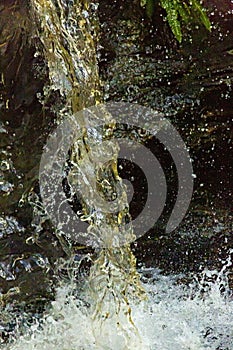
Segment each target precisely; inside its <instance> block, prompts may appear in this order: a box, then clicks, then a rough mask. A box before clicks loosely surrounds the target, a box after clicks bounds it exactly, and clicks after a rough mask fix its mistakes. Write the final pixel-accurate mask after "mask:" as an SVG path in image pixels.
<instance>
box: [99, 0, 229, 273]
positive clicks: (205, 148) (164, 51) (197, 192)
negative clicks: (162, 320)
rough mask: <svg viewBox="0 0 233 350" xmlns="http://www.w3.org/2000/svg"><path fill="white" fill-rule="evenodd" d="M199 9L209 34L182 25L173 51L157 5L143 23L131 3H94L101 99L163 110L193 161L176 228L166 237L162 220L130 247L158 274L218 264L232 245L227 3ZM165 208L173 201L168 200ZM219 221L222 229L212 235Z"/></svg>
mask: <svg viewBox="0 0 233 350" xmlns="http://www.w3.org/2000/svg"><path fill="white" fill-rule="evenodd" d="M204 5H206V6H207V7H208V12H209V15H210V19H211V21H212V23H213V28H212V32H211V33H208V32H206V31H205V29H204V28H201V27H199V28H198V29H196V28H192V30H191V32H189V31H188V30H186V29H185V28H184V33H183V34H184V41H183V43H182V45H180V46H178V45H177V42H176V40H175V39H174V38H173V36H172V35H171V31H170V29H169V28H168V26H167V25H166V24H164V22H163V21H161V14H163V12H162V10H161V9H160V8H159V7H158V8H157V9H156V11H155V13H154V15H153V17H152V18H151V19H148V18H147V17H146V15H145V13H143V11H142V9H140V7H137V5H136V2H135V3H133V2H128V1H125V2H124V3H120V7H119V10H118V11H117V10H116V8H114V7H112V6H110V4H109V3H108V2H107V1H100V8H99V11H100V20H101V28H102V32H101V38H100V46H101V50H100V71H101V74H102V78H103V80H104V81H105V83H106V84H105V96H106V100H116V101H120V100H124V101H128V102H133V103H135V102H137V103H140V104H142V105H144V106H148V107H152V108H154V109H156V110H159V111H161V112H162V113H164V115H165V116H166V117H167V118H169V119H170V120H171V122H172V123H173V125H175V126H176V128H177V130H178V131H179V132H180V134H181V135H182V137H183V139H184V140H185V142H186V144H187V145H188V147H189V149H190V154H191V157H192V159H193V167H194V173H195V175H196V178H195V188H194V194H193V200H192V202H191V206H190V213H189V215H187V217H186V219H185V221H184V223H183V225H181V226H180V228H179V229H178V230H177V232H175V233H174V234H173V235H172V236H170V237H167V236H166V235H165V234H164V233H163V227H164V223H165V222H166V215H165V218H164V219H163V218H161V220H160V222H159V223H157V225H156V227H155V229H152V230H151V231H150V232H149V233H148V235H147V236H144V237H143V238H142V239H141V240H139V241H138V242H137V244H135V253H136V256H137V257H138V258H139V260H140V261H141V262H146V261H147V262H148V265H151V264H152V265H153V263H154V264H155V265H156V266H161V267H162V268H163V269H164V270H165V271H168V270H169V271H173V272H174V271H181V270H182V269H185V270H195V271H197V270H198V269H199V268H200V267H201V266H204V265H207V266H209V267H214V266H217V265H219V261H220V260H219V258H220V256H221V257H223V256H225V258H226V257H227V256H228V254H229V248H230V247H231V246H232V238H231V234H230V232H231V230H232V216H231V215H230V214H229V213H230V212H231V210H232V183H233V181H232V180H233V179H232V174H233V171H232V170H233V169H232V161H231V158H232V157H229V155H230V154H231V155H232V127H231V125H232V99H233V92H232V80H233V60H232V39H233V29H232V28H233V18H232V2H231V1H221V2H217V1H205V2H204ZM115 7H117V5H115ZM135 12H136V13H137V15H135ZM190 28H191V26H190ZM190 33H192V35H191V34H190ZM152 147H153V146H152ZM167 167H170V164H169V163H167ZM129 172H130V170H129V169H126V170H125V173H127V174H128V173H129ZM121 176H123V177H124V173H123V172H122V173H121ZM127 176H129V175H127ZM170 176H171V175H170ZM139 183H140V182H139ZM142 197H143V194H141V198H142ZM137 198H140V185H139V186H138V195H137ZM170 203H174V200H173V196H172V195H171V197H170ZM135 206H137V204H136V203H132V205H131V207H135ZM168 207H169V205H168ZM170 209H171V208H170ZM165 214H166V213H165ZM167 214H168V213H167ZM132 215H134V213H133V212H132ZM203 223H205V224H203ZM218 223H221V225H220V226H221V227H222V228H221V227H220V226H219V228H218V230H217V231H216V230H215V226H216V225H218ZM181 231H182V232H183V233H185V232H186V234H185V236H186V238H185V237H184V236H182V234H181ZM196 231H199V232H198V233H197V232H196ZM207 231H208V233H207ZM195 232H196V233H195ZM193 234H194V236H193V237H192V235H193ZM224 241H226V242H227V243H226V244H225V243H224ZM219 242H222V243H219Z"/></svg>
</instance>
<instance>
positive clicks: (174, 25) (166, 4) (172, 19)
mask: <svg viewBox="0 0 233 350" xmlns="http://www.w3.org/2000/svg"><path fill="white" fill-rule="evenodd" d="M160 2H161V6H162V7H163V8H164V10H166V12H167V20H168V23H169V25H170V27H171V30H172V32H173V34H174V35H175V37H176V39H177V40H178V41H179V42H181V41H182V32H181V26H180V22H179V20H178V16H179V13H178V8H177V7H175V6H174V3H173V1H168V0H160Z"/></svg>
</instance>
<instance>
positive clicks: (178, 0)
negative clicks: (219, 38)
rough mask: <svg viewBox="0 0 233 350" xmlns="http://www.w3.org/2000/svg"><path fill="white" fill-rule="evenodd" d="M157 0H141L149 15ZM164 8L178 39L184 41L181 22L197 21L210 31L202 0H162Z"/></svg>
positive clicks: (150, 15) (151, 13)
mask: <svg viewBox="0 0 233 350" xmlns="http://www.w3.org/2000/svg"><path fill="white" fill-rule="evenodd" d="M156 1H157V0H141V6H144V7H145V8H146V12H147V15H148V16H149V17H152V15H153V12H154V7H155V3H156ZM160 4H161V6H162V8H163V9H164V10H165V11H166V13H167V21H168V23H169V25H170V27H171V30H172V32H173V34H174V35H175V37H176V39H177V40H178V41H179V42H181V41H182V30H181V23H182V22H183V23H185V24H188V23H192V22H197V23H201V24H203V25H204V26H205V28H206V29H207V30H208V31H210V30H211V23H210V20H209V18H208V16H207V14H206V10H205V9H204V8H203V7H202V5H201V3H200V0H160Z"/></svg>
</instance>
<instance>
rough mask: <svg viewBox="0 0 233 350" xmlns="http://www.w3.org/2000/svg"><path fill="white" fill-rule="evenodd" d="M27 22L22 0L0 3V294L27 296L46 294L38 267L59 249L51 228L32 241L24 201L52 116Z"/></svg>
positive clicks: (32, 189)
mask: <svg viewBox="0 0 233 350" xmlns="http://www.w3.org/2000/svg"><path fill="white" fill-rule="evenodd" d="M31 21H32V20H31V18H30V14H29V3H28V2H27V1H23V2H19V1H2V2H1V8H0V74H1V83H0V103H1V105H0V118H1V119H0V120H1V121H0V123H1V124H0V134H1V135H0V137H1V138H0V146H1V147H0V154H1V156H0V158H1V162H0V178H1V182H0V194H1V200H0V210H1V212H0V244H1V248H0V256H1V257H0V292H1V293H2V292H3V293H4V292H6V291H7V290H9V288H12V287H14V286H17V285H19V284H20V285H21V292H22V295H24V297H25V296H26V298H29V297H30V295H34V296H35V295H43V293H44V294H46V295H47V294H48V293H49V291H46V288H45V286H44V284H43V279H47V277H46V276H45V275H43V273H42V270H43V268H41V267H42V265H43V266H44V267H45V269H44V270H46V269H47V268H49V266H50V262H51V261H50V258H51V259H52V260H53V257H54V256H55V255H56V254H58V255H62V254H63V253H62V250H61V249H59V247H53V248H52V243H54V241H55V238H54V236H53V235H52V231H51V230H50V232H51V233H50V234H49V233H48V232H49V231H48V230H47V229H46V228H44V230H43V232H41V233H42V236H41V238H40V243H39V242H34V241H36V237H37V233H36V229H35V226H34V224H35V222H34V221H33V216H32V211H33V209H32V206H31V205H30V204H29V198H31V200H32V201H34V199H33V198H36V196H37V193H38V191H37V187H38V185H37V177H38V167H39V161H40V155H41V152H42V148H43V145H44V142H45V140H46V137H47V135H48V132H49V130H51V127H52V124H53V119H54V117H53V114H52V113H51V112H50V111H49V108H47V107H46V106H45V108H44V109H43V108H42V104H41V103H40V101H39V96H40V94H42V91H43V86H44V84H45V82H46V80H47V79H48V74H47V68H46V64H45V61H44V58H43V56H42V54H38V50H37V47H38V45H39V40H38V38H36V36H35V33H34V32H33V31H34V27H33V23H32V22H31ZM26 198H27V199H26ZM31 236H33V237H34V238H32V239H29V237H31ZM43 237H44V238H43ZM45 237H46V239H45ZM41 239H42V240H41ZM44 239H45V240H46V244H45V240H44ZM33 242H34V244H33ZM38 244H39V245H38ZM49 247H50V248H49ZM47 248H48V250H47ZM49 250H50V252H49ZM40 262H41V263H42V265H41V266H40ZM46 266H47V267H46ZM28 269H29V270H28ZM27 271H29V273H28V272H27ZM36 279H40V281H41V283H34V286H35V288H34V290H33V289H32V288H31V287H30V285H31V282H32V281H33V280H36ZM32 283H33V282H32Z"/></svg>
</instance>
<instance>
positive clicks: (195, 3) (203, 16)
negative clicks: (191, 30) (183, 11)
mask: <svg viewBox="0 0 233 350" xmlns="http://www.w3.org/2000/svg"><path fill="white" fill-rule="evenodd" d="M190 5H191V6H192V7H193V9H194V10H196V11H197V13H198V18H199V19H200V21H201V22H202V23H203V24H204V26H205V27H206V29H207V30H208V31H211V23H210V20H209V18H208V16H207V14H206V11H205V9H204V8H203V7H202V5H201V3H200V2H199V1H198V0H191V1H190Z"/></svg>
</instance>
